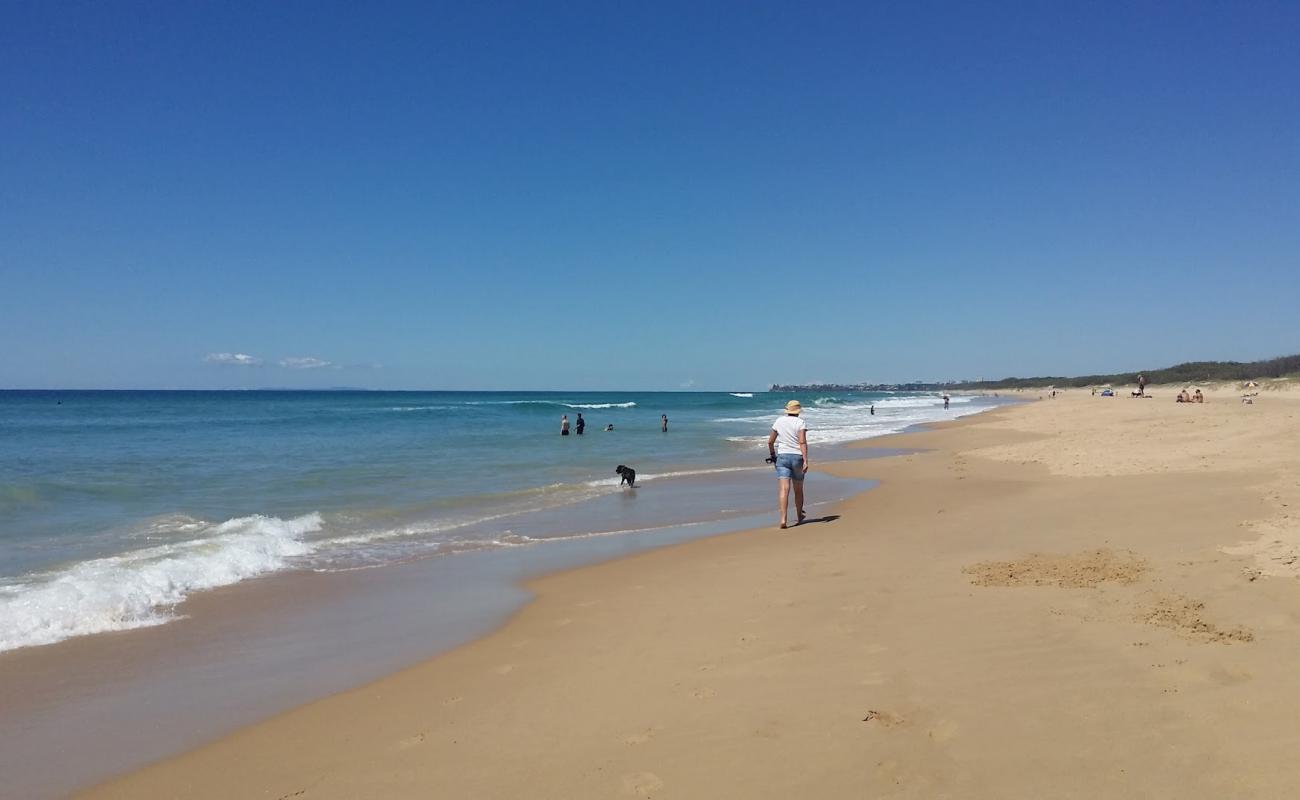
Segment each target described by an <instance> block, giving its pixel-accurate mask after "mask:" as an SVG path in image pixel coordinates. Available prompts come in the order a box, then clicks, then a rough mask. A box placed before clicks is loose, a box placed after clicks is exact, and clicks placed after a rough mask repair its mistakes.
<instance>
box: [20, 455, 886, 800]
mask: <svg viewBox="0 0 1300 800" xmlns="http://www.w3.org/2000/svg"><path fill="white" fill-rule="evenodd" d="M867 441H872V440H867ZM827 447H828V449H827V451H826V452H827V457H828V459H833V458H860V457H861V456H860V455H858V454H856V453H854V452H852V451H850V450H848V449H847V448H845V447H844V446H843V445H832V446H827ZM882 452H885V451H883V450H882ZM759 469H762V467H756V468H754V471H757V470H759ZM732 471H734V468H731V469H727V470H722V472H725V473H728V474H721V475H712V474H710V475H708V476H707V478H709V479H710V480H708V481H707V482H706V483H704V484H698V481H699V478H698V476H696V477H695V478H694V481H693V482H694V483H696V484H697V485H695V486H692V487H691V488H690V489H689V491H694V492H700V491H704V492H710V493H711V494H712V496H714V497H716V498H717V499H724V498H726V499H728V500H729V501H731V500H734V499H735V498H734V496H733V495H734V494H735V492H734V487H733V489H728V486H729V483H728V481H729V480H732V479H734V477H735V476H733V475H730V474H729V473H730V472H732ZM753 477H754V476H752V475H750V476H748V478H747V479H748V480H750V481H752V480H753ZM764 477H766V476H764ZM660 481H663V483H664V484H667V485H672V484H675V483H683V484H686V483H688V482H691V481H690V479H688V478H661V479H660ZM837 481H838V482H837V486H839V485H841V484H842V486H841V487H840V488H838V489H837V491H838V492H842V493H845V495H846V496H847V495H851V494H854V493H857V492H862V491H867V490H869V489H870V488H871V483H870V482H867V481H852V480H850V481H844V480H838V479H837ZM655 483H656V484H658V483H659V481H656V482H655ZM823 485H825V484H823ZM762 487H763V489H764V490H766V489H767V488H768V486H767V481H766V480H763V481H762ZM763 495H764V497H765V498H766V495H767V492H766V491H764V492H763ZM742 496H743V493H742ZM837 499H838V496H835V497H831V498H828V499H825V500H818V501H817V502H816V503H815V504H814V506H812V508H816V507H818V506H820V507H823V508H824V507H825V506H826V505H827V504H829V503H833V502H836V500H837ZM606 502H612V500H610V499H609V498H606ZM688 505H689V504H688ZM728 505H735V504H734V502H728ZM753 524H755V520H754V518H753V515H752V513H749V512H745V513H738V512H737V511H735V510H727V509H723V513H719V514H717V515H715V516H712V517H709V518H707V519H695V520H687V519H682V520H668V521H665V522H664V523H663V524H662V525H652V526H650V527H648V528H645V529H643V530H634V531H615V532H607V533H595V534H586V535H581V536H571V537H558V538H556V539H541V540H538V541H536V542H533V543H531V545H530V546H529V547H524V548H519V549H517V550H515V549H510V550H504V551H501V550H487V549H485V550H476V551H467V552H461V553H453V554H449V555H447V556H438V557H434V558H424V559H416V560H412V561H410V562H407V563H398V564H386V565H382V566H379V567H375V568H371V569H363V570H351V571H346V570H345V571H340V572H327V573H314V572H310V571H303V570H291V571H287V572H279V573H271V574H267V575H263V576H259V577H257V578H255V579H251V580H246V581H242V582H240V583H237V584H232V585H228V586H224V587H220V588H217V589H214V590H210V591H206V592H201V593H198V594H196V595H194V596H192V597H191V598H189V599H188V600H187V601H186V603H185V605H184V606H183V608H181V609H180V614H181V618H180V619H177V620H176V621H175V622H173V623H169V624H164V625H161V626H154V627H146V628H140V629H134V630H125V631H116V632H108V633H102V634H95V635H91V636H80V637H75V638H73V639H69V640H65V641H62V642H58V643H55V644H51V645H47V646H42V647H32V648H23V649H19V650H14V651H10V652H6V653H0V675H3V676H4V677H5V680H4V681H3V682H0V706H4V707H5V708H6V709H7V712H6V714H5V715H4V717H3V718H0V741H5V742H7V743H9V744H7V745H6V747H5V748H4V751H3V752H2V753H0V767H3V769H0V771H4V772H8V773H10V774H15V773H16V774H18V775H19V776H20V778H18V779H11V780H10V781H9V786H10V789H11V790H13V791H17V792H18V793H19V796H34V797H35V796H39V797H45V796H62V795H63V793H65V792H67V791H75V790H77V789H83V788H85V787H86V786H90V785H93V784H94V783H95V782H96V781H99V780H103V779H104V777H105V776H108V775H116V774H120V773H122V772H123V771H124V770H125V771H129V770H131V769H138V768H140V767H141V766H143V765H146V764H148V763H151V762H153V761H155V760H157V759H158V758H166V757H170V756H173V755H175V754H176V753H178V752H184V751H185V750H188V749H190V748H193V747H199V746H202V745H203V744H205V743H208V742H211V741H213V740H215V739H219V738H220V737H221V736H224V735H228V734H230V733H231V732H234V731H237V730H239V729H240V728H242V727H245V726H248V725H252V724H257V723H258V722H259V721H261V720H264V719H266V718H267V716H268V714H274V713H279V712H281V711H285V710H288V709H291V708H294V707H297V706H300V705H302V704H305V703H309V702H312V701H315V700H319V699H321V698H324V697H328V696H330V695H332V694H336V693H338V692H340V691H345V690H347V689H348V688H350V687H354V686H357V685H361V684H364V683H366V682H368V681H372V680H375V679H377V678H380V677H382V676H384V675H387V674H391V673H393V672H396V671H398V670H400V669H402V668H404V667H407V666H410V665H411V664H414V663H419V662H421V661H423V660H426V659H429V658H433V657H437V656H438V655H440V654H442V653H445V652H447V651H448V650H451V649H453V648H455V647H457V646H461V645H463V644H465V643H466V642H472V641H474V640H475V639H477V638H480V637H482V636H484V635H487V634H489V633H490V632H491V631H493V630H495V629H496V628H497V627H499V625H501V624H502V623H503V621H504V620H506V619H508V618H509V616H510V615H511V614H512V613H514V612H515V611H517V610H518V609H519V608H521V607H523V606H525V605H526V604H527V603H528V602H529V597H530V595H529V592H528V590H527V588H526V587H525V584H526V583H527V582H528V581H530V580H531V579H533V578H534V577H536V576H537V575H540V574H547V573H550V572H554V571H556V570H561V571H562V570H566V569H572V568H576V567H580V566H582V565H585V564H591V563H601V562H604V561H608V560H610V559H615V558H620V557H624V556H626V555H627V554H629V553H636V552H640V551H643V550H646V549H653V548H658V547H671V546H674V544H676V543H679V542H682V541H691V540H694V539H697V538H701V537H708V536H716V535H725V534H726V533H727V532H734V531H738V530H744V529H746V528H748V527H752V525H753ZM430 583H434V584H436V585H438V586H439V591H438V593H437V594H436V596H433V597H430V596H429V592H428V591H427V586H428V585H429V584H430ZM412 599H416V600H418V602H417V603H415V604H414V606H412V604H411V602H410V601H411V600H412ZM393 609H397V610H398V613H397V614H396V615H392V614H390V613H388V612H389V611H391V610H393ZM417 615H422V618H421V619H418V620H417V619H415V617H416V616H417ZM376 616H383V617H385V618H386V621H385V622H383V623H381V625H380V629H379V630H378V631H376V632H374V633H373V634H370V633H367V634H365V635H361V636H359V635H357V634H356V633H355V631H356V630H357V628H358V626H365V625H372V624H373V620H374V618H375V617H376ZM394 616H395V617H396V619H395V620H394V619H393V617H394ZM340 630H343V631H344V635H345V637H350V639H351V640H353V641H354V643H355V644H356V645H357V647H355V648H352V649H353V650H355V651H356V652H355V653H349V654H345V655H342V657H340V653H339V651H338V648H337V645H336V643H335V642H334V641H333V640H335V639H337V634H338V633H339V631H340ZM321 642H325V644H321ZM394 645H396V647H394ZM232 650H233V651H234V654H233V655H232V654H231V651H232ZM315 664H325V665H327V666H326V668H325V669H324V670H318V669H316V668H314V666H313V665H315ZM286 670H290V671H292V672H293V673H294V674H295V675H305V676H307V679H306V680H297V679H295V680H294V681H292V682H289V681H286V680H283V679H280V680H277V679H275V678H274V677H268V676H274V675H275V674H277V673H283V672H284V671H286ZM318 672H323V673H324V674H317V673H318ZM196 675H202V676H203V678H202V682H199V681H198V679H196V678H194V677H187V676H196ZM155 679H157V680H155ZM213 679H215V680H216V686H213V685H210V684H211V683H212V681H213ZM218 687H219V688H218ZM169 706H190V707H197V708H200V709H206V711H205V712H204V713H203V714H201V715H200V714H198V713H197V712H187V714H186V715H182V716H188V717H189V719H183V718H172V716H173V715H167V718H165V719H164V720H163V724H161V725H160V724H159V719H158V717H157V716H156V713H157V709H160V708H167V707H169ZM87 707H92V708H95V709H96V710H97V716H98V717H100V718H101V720H100V724H102V725H106V726H110V727H113V728H116V729H119V730H123V731H136V733H132V734H129V735H117V736H113V737H106V736H105V735H104V733H103V730H100V729H96V728H94V727H88V726H85V725H84V724H82V723H81V717H82V715H83V712H84V709H85V708H87ZM141 732H144V733H141ZM178 743H179V745H178ZM53 752H58V753H59V756H58V757H57V758H51V757H50V754H51V753H53ZM69 756H71V757H72V760H71V761H70V762H69V761H68V757H69ZM6 765H7V766H6ZM78 775H82V776H84V777H82V778H78V777H76V776H78Z"/></svg>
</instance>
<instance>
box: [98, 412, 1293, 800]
mask: <svg viewBox="0 0 1300 800" xmlns="http://www.w3.org/2000/svg"><path fill="white" fill-rule="evenodd" d="M1184 411H1188V412H1194V413H1199V416H1193V415H1192V414H1191V413H1188V414H1183V413H1181V412H1184ZM1297 411H1300V405H1292V403H1291V402H1290V401H1286V402H1278V403H1275V404H1272V405H1256V406H1230V405H1229V404H1227V403H1218V404H1207V405H1206V406H1203V407H1197V408H1194V409H1183V408H1181V407H1175V406H1173V405H1172V404H1168V405H1166V404H1158V405H1157V404H1150V403H1111V404H1107V405H1103V404H1091V405H1090V404H1089V403H1088V399H1087V398H1083V397H1075V398H1067V399H1058V400H1056V401H1052V402H1042V403H1032V404H1025V405H1023V406H1017V407H1014V408H1012V409H1003V410H999V411H996V412H993V413H991V414H982V415H977V416H975V417H973V418H969V419H966V420H960V421H958V422H956V423H953V424H945V425H942V426H939V427H938V429H935V430H929V431H924V432H918V433H910V434H904V435H901V436H897V437H889V438H883V439H882V440H879V441H880V443H881V444H885V445H899V444H905V445H906V446H907V447H909V448H913V449H918V450H922V451H921V452H914V453H912V454H909V455H900V456H895V457H891V458H886V459H879V460H872V461H850V462H840V463H837V464H834V465H831V466H829V467H828V469H831V470H834V471H836V472H837V473H841V474H844V475H846V476H850V477H852V476H862V475H863V474H864V470H869V471H870V472H871V473H872V474H874V475H877V476H879V477H880V479H881V481H882V482H881V484H880V485H879V486H878V487H877V488H876V489H875V490H873V491H870V492H866V493H863V494H861V495H858V496H855V497H854V498H851V499H849V500H847V501H844V502H843V503H841V504H840V506H838V507H837V509H836V513H837V514H839V515H840V516H839V517H838V518H837V519H835V520H834V521H832V522H830V523H827V524H818V525H810V526H805V527H803V528H795V529H792V531H793V532H786V533H783V534H778V533H776V532H775V529H770V530H769V529H759V530H757V531H747V532H741V533H736V534H728V535H724V536H717V537H711V538H707V539H701V540H697V541H694V542H690V543H688V544H684V545H680V546H673V547H666V548H659V549H655V550H652V551H649V552H646V553H643V554H639V555H635V556H630V557H627V558H620V559H616V560H613V561H607V562H605V563H602V564H599V565H595V566H586V567H582V568H579V569H576V570H568V571H563V572H559V573H555V574H551V575H547V576H544V577H540V578H538V579H536V580H534V581H531V582H529V583H528V584H527V587H528V589H529V590H530V591H533V592H534V593H535V599H534V600H533V601H532V602H531V603H529V604H528V605H527V606H526V607H524V608H523V609H522V610H520V611H519V612H517V613H516V614H514V615H512V616H511V617H510V619H509V620H508V621H507V622H506V623H505V625H504V626H502V627H501V628H499V629H497V630H496V631H495V632H493V633H491V634H489V635H487V636H485V637H482V638H480V639H476V640H475V641H474V642H472V643H470V644H467V645H465V646H462V647H459V648H456V649H455V650H452V651H450V652H448V653H446V654H444V655H442V656H439V657H437V658H434V659H432V660H429V661H425V662H422V663H420V664H416V665H414V666H412V667H409V668H406V669H404V670H402V671H400V672H397V673H395V674H393V675H390V676H389V677H386V678H382V679H380V680H378V681H375V682H372V683H369V684H365V685H363V686H359V687H357V688H354V689H351V690H349V691H346V692H343V693H340V694H337V695H334V696H331V697H328V698H325V699H323V700H320V701H316V702H313V703H310V704H308V705H306V706H302V707H300V708H297V709H295V710H292V711H289V712H287V713H284V714H281V715H277V716H275V717H273V718H271V719H270V720H267V721H266V722H263V723H260V724H258V725H254V726H251V727H248V728H243V729H240V730H239V731H237V732H236V733H234V734H233V735H231V736H228V737H225V738H223V739H221V740H219V741H217V742H214V743H212V744H210V745H208V746H205V747H203V748H200V749H198V750H195V751H191V752H189V753H186V754H184V755H181V756H179V757H176V758H172V759H167V760H164V761H162V762H159V763H157V764H154V765H152V766H150V767H148V768H146V769H144V770H141V771H137V772H134V773H130V774H127V775H124V776H120V777H119V778H117V779H114V780H112V781H108V782H106V783H104V784H101V785H99V786H97V787H93V788H92V789H90V790H88V791H87V792H85V793H84V794H83V795H82V796H85V797H146V798H147V797H165V796H177V795H185V796H192V797H223V796H225V797H229V796H249V795H253V794H265V795H269V796H281V795H285V796H288V795H295V794H297V795H298V796H304V797H349V796H387V797H407V796H410V797H417V796H420V797H425V796H430V794H433V795H435V796H439V795H441V796H473V797H514V796H523V795H525V794H526V795H528V796H539V797H608V796H629V797H637V796H642V797H651V796H665V797H668V796H717V797H733V796H734V797H740V796H745V797H789V796H821V797H858V796H882V797H918V798H919V797H937V796H957V797H988V798H994V797H997V798H1003V797H1039V796H1062V797H1069V796H1077V797H1095V796H1105V797H1145V796H1157V795H1160V796H1168V795H1171V794H1177V795H1178V796H1187V797H1207V798H1208V797H1223V796H1232V797H1275V796H1282V794H1283V793H1284V790H1285V789H1286V788H1287V787H1290V786H1294V784H1295V782H1296V780H1297V779H1298V778H1300V768H1297V767H1295V766H1293V761H1292V759H1290V757H1289V755H1288V754H1289V753H1290V752H1292V751H1293V749H1294V746H1295V745H1296V744H1297V741H1296V734H1295V733H1294V724H1293V720H1292V719H1291V714H1290V713H1289V711H1288V709H1289V708H1291V707H1292V705H1293V704H1294V702H1296V701H1298V700H1300V685H1297V684H1298V683H1300V682H1297V681H1296V680H1295V679H1294V678H1293V677H1292V676H1291V669H1290V665H1291V664H1292V663H1293V662H1294V660H1295V657H1296V656H1300V635H1298V634H1300V588H1298V587H1297V582H1296V581H1294V580H1272V579H1268V578H1266V577H1261V576H1260V575H1258V574H1256V573H1255V572H1252V570H1256V569H1257V568H1256V567H1255V566H1253V565H1254V564H1256V563H1257V562H1258V559H1259V558H1260V557H1261V556H1260V555H1259V554H1241V553H1228V552H1225V548H1231V547H1233V546H1236V545H1238V544H1239V543H1240V542H1241V541H1243V540H1247V541H1249V540H1250V539H1251V538H1252V537H1251V534H1252V533H1254V532H1255V530H1256V528H1257V526H1258V525H1259V524H1261V523H1260V521H1261V520H1263V521H1267V520H1270V519H1274V518H1276V519H1279V520H1287V519H1289V517H1277V516H1276V515H1277V513H1278V509H1279V508H1281V509H1282V513H1285V506H1282V505H1281V504H1282V503H1290V502H1293V501H1295V500H1300V497H1297V496H1296V493H1297V492H1300V464H1297V456H1295V455H1294V453H1295V452H1296V449H1295V448H1294V447H1293V446H1292V445H1294V444H1295V443H1296V442H1295V440H1296V438H1297V424H1296V420H1297V417H1298V415H1297ZM1243 412H1244V413H1243ZM1189 435H1190V436H1191V438H1188V436H1189ZM1115 442H1126V443H1128V449H1127V450H1124V451H1120V452H1118V453H1117V452H1116V451H1115V449H1114V448H1115V445H1114V443H1115ZM1090 447H1091V448H1092V449H1088V448H1090ZM1135 451H1136V452H1137V453H1138V456H1140V457H1135V455H1134V452H1135ZM1202 457H1204V458H1202ZM1270 515H1274V516H1270ZM1277 524H1279V525H1283V526H1286V525H1291V524H1292V523H1289V522H1279V523H1277ZM1287 530H1292V528H1287ZM1296 541H1297V548H1298V550H1297V552H1300V536H1298V537H1297V540H1296ZM702 753H707V757H702ZM233 764H239V765H240V769H238V770H232V769H231V765H233Z"/></svg>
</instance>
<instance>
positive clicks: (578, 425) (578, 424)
mask: <svg viewBox="0 0 1300 800" xmlns="http://www.w3.org/2000/svg"><path fill="white" fill-rule="evenodd" d="M573 427H574V428H576V429H577V430H575V431H574V432H575V433H577V434H578V435H579V436H581V435H582V429H583V428H585V427H587V421H586V420H585V419H583V418H582V412H581V411H579V412H578V421H577V422H576V423H574V426H573Z"/></svg>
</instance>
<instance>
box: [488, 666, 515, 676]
mask: <svg viewBox="0 0 1300 800" xmlns="http://www.w3.org/2000/svg"><path fill="white" fill-rule="evenodd" d="M492 671H493V672H495V673H496V674H498V675H509V674H510V673H511V672H514V671H515V665H514V664H502V665H501V666H499V667H497V668H496V669H494V670H492Z"/></svg>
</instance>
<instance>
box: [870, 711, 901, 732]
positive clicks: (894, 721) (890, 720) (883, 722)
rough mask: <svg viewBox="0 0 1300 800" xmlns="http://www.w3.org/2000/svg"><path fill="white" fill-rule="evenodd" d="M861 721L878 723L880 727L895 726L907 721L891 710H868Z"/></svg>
mask: <svg viewBox="0 0 1300 800" xmlns="http://www.w3.org/2000/svg"><path fill="white" fill-rule="evenodd" d="M862 721H863V722H870V723H872V724H873V725H879V726H880V727H882V728H896V727H898V726H899V725H902V724H903V723H904V722H907V720H906V719H904V718H903V717H902V716H901V715H899V714H895V713H894V712H892V711H868V712H867V714H866V716H864V717H863V718H862Z"/></svg>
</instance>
